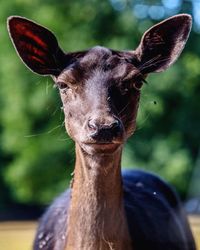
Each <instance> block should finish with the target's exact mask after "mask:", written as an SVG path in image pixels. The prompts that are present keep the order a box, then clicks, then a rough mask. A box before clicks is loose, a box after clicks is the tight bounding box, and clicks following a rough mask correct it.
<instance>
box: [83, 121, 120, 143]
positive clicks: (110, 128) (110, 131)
mask: <svg viewBox="0 0 200 250" xmlns="http://www.w3.org/2000/svg"><path fill="white" fill-rule="evenodd" d="M88 128H89V131H90V137H91V138H92V139H94V140H96V141H98V142H111V141H112V140H113V139H114V138H116V137H119V136H120V135H121V134H122V125H121V122H120V120H118V119H117V118H113V119H111V120H110V121H104V122H100V121H98V119H90V120H89V121H88Z"/></svg>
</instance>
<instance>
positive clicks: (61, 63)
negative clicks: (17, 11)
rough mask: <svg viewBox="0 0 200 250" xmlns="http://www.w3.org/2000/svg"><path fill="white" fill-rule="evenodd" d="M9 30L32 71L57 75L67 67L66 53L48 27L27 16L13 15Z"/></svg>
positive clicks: (10, 18)
mask: <svg viewBox="0 0 200 250" xmlns="http://www.w3.org/2000/svg"><path fill="white" fill-rule="evenodd" d="M8 31H9V35H10V38H11V40H12V42H13V45H14V47H15V48H16V50H17V52H18V55H19V56H20V58H21V59H22V60H23V62H24V63H25V64H26V65H27V66H28V67H29V68H30V69H31V70H32V71H34V72H36V73H38V74H41V75H54V76H57V75H59V73H60V72H61V71H62V70H63V69H64V68H65V61H66V59H65V58H66V55H65V54H64V52H63V51H62V50H61V49H60V47H59V45H58V42H57V39H56V37H55V36H54V34H53V33H52V32H50V31H49V30H47V29H46V28H44V27H42V26H40V25H38V24H36V23H34V22H32V21H30V20H28V19H26V18H22V17H18V16H11V17H9V18H8Z"/></svg>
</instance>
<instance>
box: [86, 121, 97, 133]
mask: <svg viewBox="0 0 200 250" xmlns="http://www.w3.org/2000/svg"><path fill="white" fill-rule="evenodd" d="M88 127H89V129H90V130H92V131H96V130H97V129H98V126H97V124H96V123H95V121H93V120H91V119H90V120H89V121H88Z"/></svg>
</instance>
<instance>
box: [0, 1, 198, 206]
mask: <svg viewBox="0 0 200 250" xmlns="http://www.w3.org/2000/svg"><path fill="white" fill-rule="evenodd" d="M170 3H171V4H170ZM194 7H195V5H194V3H193V2H192V1H190V2H189V1H186V2H182V1H178V0H176V1H175V0H174V1H165V0H163V1H156V0H155V1H128V0H110V1H108V0H102V1H98V0H86V1H84V2H83V1H80V0H76V1H72V0H67V1H61V0H57V1H53V0H46V1H39V0H36V1H28V0H20V1H14V0H11V1H4V2H2V3H1V13H2V14H1V17H0V32H1V33H0V65H1V67H0V73H1V74H0V75H1V78H0V104H1V109H0V157H1V159H0V204H1V205H2V206H3V205H4V206H8V205H9V202H14V203H24V204H47V203H49V202H50V201H51V200H52V198H53V197H54V196H55V195H57V194H58V193H60V192H61V191H62V190H64V189H65V188H66V187H67V185H68V184H69V180H70V173H71V172H72V171H73V165H74V148H73V142H72V141H71V140H70V139H69V137H68V136H67V134H66V133H65V129H64V124H63V121H64V117H63V112H62V107H61V102H60V99H59V96H58V93H57V90H56V89H55V88H53V85H52V81H51V79H50V78H49V79H48V78H44V79H42V78H41V77H39V76H37V75H35V76H34V75H33V74H32V73H29V70H27V69H26V68H25V66H23V65H22V63H21V62H20V61H19V59H18V57H17V56H16V53H15V52H14V49H13V46H12V45H11V42H10V41H9V38H8V34H7V31H6V25H5V22H6V18H7V16H9V15H21V16H25V17H27V18H30V19H33V20H35V21H37V22H38V23H40V24H42V25H44V26H47V27H48V28H50V29H51V30H52V31H53V32H54V33H55V34H56V36H57V37H58V38H59V42H60V46H61V47H62V48H63V50H65V51H77V50H83V49H87V48H89V47H92V46H95V45H97V44H99V45H102V46H106V47H110V48H113V49H118V50H124V49H134V48H136V46H137V45H138V43H139V40H140V38H141V35H142V34H143V32H144V31H145V30H146V29H148V28H149V27H150V26H151V25H152V24H153V23H154V22H158V21H160V20H161V19H164V18H166V17H168V16H170V15H173V14H176V13H179V12H187V13H193V14H194V16H195V26H194V31H192V33H191V37H190V39H189V42H188V44H187V46H186V48H185V50H184V52H183V55H182V56H181V58H180V59H179V61H178V62H177V63H176V64H175V65H174V66H173V67H172V68H171V69H169V70H168V71H167V72H166V73H163V74H161V75H156V74H154V75H151V76H150V77H149V78H148V79H147V80H148V82H149V84H147V85H146V86H144V88H143V90H142V92H143V93H142V100H141V105H140V110H139V118H138V126H137V131H136V133H135V135H134V136H133V137H132V138H131V139H130V140H129V141H128V143H127V146H126V150H125V154H124V158H123V165H124V166H125V167H141V168H145V169H148V170H150V171H155V172H157V173H158V174H160V175H161V176H163V177H164V178H165V179H167V180H168V181H170V182H171V183H172V184H173V185H174V186H175V187H176V188H177V189H178V191H179V192H180V194H181V195H182V197H187V196H188V195H189V196H193V195H198V194H199V193H200V187H199V186H198V182H197V181H195V180H193V176H194V174H193V173H194V171H195V175H198V168H196V166H197V165H198V162H199V158H200V150H199V141H200V129H199V128H200V117H199V110H200V102H199V100H200V83H199V81H200V80H199V79H200V56H199V55H200V51H199V50H200V47H199V46H198V44H199V42H200V37H199V35H198V32H199V27H200V25H199V24H198V13H196V8H194ZM191 183H192V186H191ZM188 190H190V191H189V193H188Z"/></svg>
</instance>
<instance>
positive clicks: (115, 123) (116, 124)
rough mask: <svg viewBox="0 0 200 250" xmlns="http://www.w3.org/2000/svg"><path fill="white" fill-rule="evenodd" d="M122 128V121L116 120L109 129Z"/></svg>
mask: <svg viewBox="0 0 200 250" xmlns="http://www.w3.org/2000/svg"><path fill="white" fill-rule="evenodd" d="M119 127H120V121H119V120H114V121H113V122H112V123H111V124H110V126H109V128H111V129H115V128H119Z"/></svg>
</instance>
